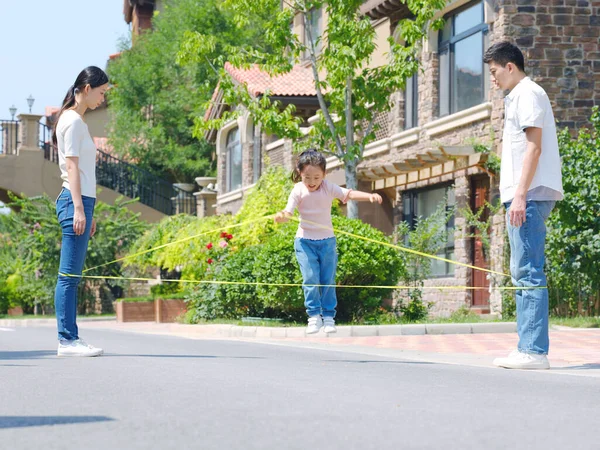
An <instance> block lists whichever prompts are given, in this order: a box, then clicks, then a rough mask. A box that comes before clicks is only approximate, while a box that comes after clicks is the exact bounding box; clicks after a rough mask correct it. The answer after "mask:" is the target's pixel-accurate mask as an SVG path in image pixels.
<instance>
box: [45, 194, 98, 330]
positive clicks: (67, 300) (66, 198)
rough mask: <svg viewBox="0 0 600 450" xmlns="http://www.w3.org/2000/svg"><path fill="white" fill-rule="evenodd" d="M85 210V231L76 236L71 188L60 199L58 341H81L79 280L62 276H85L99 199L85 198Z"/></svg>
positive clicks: (56, 298) (57, 288) (55, 302)
mask: <svg viewBox="0 0 600 450" xmlns="http://www.w3.org/2000/svg"><path fill="white" fill-rule="evenodd" d="M82 200H83V209H84V211H85V220H86V226H85V232H84V233H83V234H81V235H79V236H78V235H76V234H75V232H74V231H73V216H74V214H75V206H74V205H73V198H72V197H71V192H70V191H69V190H68V189H65V188H63V189H62V191H61V192H60V194H59V195H58V198H57V199H56V215H57V217H58V222H59V223H60V226H61V228H62V245H61V249H60V266H59V269H58V272H59V275H58V282H57V283H56V292H55V294H54V308H55V310H56V322H57V325H58V339H59V340H61V341H72V340H75V339H79V334H78V333H79V331H78V329H77V322H76V319H77V286H78V285H79V282H80V281H81V278H79V277H66V276H61V275H60V274H61V273H63V274H69V275H81V273H82V271H83V263H84V262H85V255H86V253H87V248H88V241H89V240H90V232H91V229H92V217H93V215H94V206H95V204H96V199H95V198H92V197H86V196H82Z"/></svg>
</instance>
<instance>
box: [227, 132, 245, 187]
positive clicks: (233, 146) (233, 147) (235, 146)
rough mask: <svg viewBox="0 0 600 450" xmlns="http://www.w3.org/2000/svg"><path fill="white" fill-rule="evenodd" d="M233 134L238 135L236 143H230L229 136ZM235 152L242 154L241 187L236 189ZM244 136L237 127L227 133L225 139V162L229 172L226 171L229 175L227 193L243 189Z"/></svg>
mask: <svg viewBox="0 0 600 450" xmlns="http://www.w3.org/2000/svg"><path fill="white" fill-rule="evenodd" d="M232 133H237V140H235V141H231V142H230V141H229V136H231V134H232ZM234 150H237V151H239V152H240V179H239V187H238V186H236V187H235V189H234V188H233V183H232V181H233V164H232V152H233V151H234ZM242 156H243V155H242V136H241V130H240V127H239V126H236V127H234V128H232V129H231V130H229V131H228V132H227V136H226V137H225V158H226V159H225V162H226V165H227V170H226V174H227V183H226V188H227V192H232V191H235V190H238V189H241V188H242V182H243V170H244V165H243V161H242Z"/></svg>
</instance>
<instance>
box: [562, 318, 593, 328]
mask: <svg viewBox="0 0 600 450" xmlns="http://www.w3.org/2000/svg"><path fill="white" fill-rule="evenodd" d="M550 324H551V325H560V326H563V327H572V328H600V317H550Z"/></svg>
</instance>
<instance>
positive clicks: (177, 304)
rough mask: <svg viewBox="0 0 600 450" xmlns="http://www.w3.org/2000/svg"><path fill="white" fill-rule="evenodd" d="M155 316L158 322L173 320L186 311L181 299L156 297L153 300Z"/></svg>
mask: <svg viewBox="0 0 600 450" xmlns="http://www.w3.org/2000/svg"><path fill="white" fill-rule="evenodd" d="M154 309H155V318H156V321H157V322H158V323H165V322H175V320H176V319H177V317H179V316H181V315H182V314H185V312H186V311H187V308H186V305H185V302H184V301H183V300H175V299H173V300H163V299H160V298H157V299H156V300H155V301H154Z"/></svg>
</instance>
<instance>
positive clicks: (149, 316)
mask: <svg viewBox="0 0 600 450" xmlns="http://www.w3.org/2000/svg"><path fill="white" fill-rule="evenodd" d="M154 320H155V318H154V301H149V302H117V322H154Z"/></svg>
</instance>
